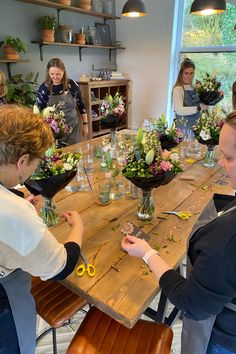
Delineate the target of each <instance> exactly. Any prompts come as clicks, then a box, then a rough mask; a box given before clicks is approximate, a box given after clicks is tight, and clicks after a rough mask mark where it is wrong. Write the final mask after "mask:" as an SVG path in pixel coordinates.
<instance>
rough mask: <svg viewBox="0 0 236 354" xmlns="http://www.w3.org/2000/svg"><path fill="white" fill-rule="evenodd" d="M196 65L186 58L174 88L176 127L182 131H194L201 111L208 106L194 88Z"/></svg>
mask: <svg viewBox="0 0 236 354" xmlns="http://www.w3.org/2000/svg"><path fill="white" fill-rule="evenodd" d="M194 73H195V64H194V63H193V61H192V60H190V59H188V58H186V59H184V61H183V62H182V63H181V67H180V71H179V74H178V77H177V80H176V83H175V85H174V88H173V106H174V111H175V114H176V126H177V128H180V129H184V128H185V129H186V130H188V129H192V126H193V125H194V124H196V121H197V119H198V118H199V117H200V114H201V111H202V110H205V109H207V108H208V106H206V105H204V104H201V103H200V100H199V97H198V94H197V93H196V91H195V89H194V87H193V86H192V82H193V78H194Z"/></svg>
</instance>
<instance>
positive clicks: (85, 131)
mask: <svg viewBox="0 0 236 354" xmlns="http://www.w3.org/2000/svg"><path fill="white" fill-rule="evenodd" d="M82 135H83V138H86V137H87V136H88V124H83V126H82Z"/></svg>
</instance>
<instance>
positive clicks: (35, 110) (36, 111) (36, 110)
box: [33, 104, 40, 114]
mask: <svg viewBox="0 0 236 354" xmlns="http://www.w3.org/2000/svg"><path fill="white" fill-rule="evenodd" d="M33 113H34V114H39V113H40V111H39V108H38V106H37V105H36V104H34V106H33Z"/></svg>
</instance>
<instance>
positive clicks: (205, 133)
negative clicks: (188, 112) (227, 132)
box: [193, 107, 224, 145]
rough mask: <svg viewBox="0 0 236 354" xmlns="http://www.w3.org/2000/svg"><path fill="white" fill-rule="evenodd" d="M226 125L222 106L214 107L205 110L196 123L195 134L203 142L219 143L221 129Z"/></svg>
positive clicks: (208, 143) (209, 143)
mask: <svg viewBox="0 0 236 354" xmlns="http://www.w3.org/2000/svg"><path fill="white" fill-rule="evenodd" d="M223 125H224V113H223V112H222V109H221V108H220V107H212V108H209V109H208V110H207V111H205V112H203V113H202V115H201V117H200V118H199V119H198V121H197V123H196V125H194V126H193V131H194V134H195V136H196V138H197V140H198V141H199V142H200V143H201V144H205V145H218V143H219V136H220V131H221V129H222V127H223Z"/></svg>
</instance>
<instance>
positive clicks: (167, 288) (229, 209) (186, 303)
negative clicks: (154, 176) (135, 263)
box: [122, 111, 236, 354]
mask: <svg viewBox="0 0 236 354" xmlns="http://www.w3.org/2000/svg"><path fill="white" fill-rule="evenodd" d="M219 145H220V150H221V152H222V156H221V158H220V161H219V164H220V165H221V166H222V167H223V168H224V169H225V171H226V173H227V175H228V177H229V179H230V183H231V185H232V187H233V188H235V189H236V111H233V112H232V113H231V114H229V115H228V117H227V119H226V123H225V125H224V126H223V128H222V131H221V135H220V143H219ZM219 210H220V212H218V211H219ZM122 248H124V249H125V250H126V251H127V252H128V253H129V254H130V255H133V256H137V257H143V259H144V260H145V262H146V263H147V264H148V266H149V267H150V269H151V270H152V271H153V272H154V274H155V275H156V277H157V280H158V281H159V284H160V287H161V288H162V291H163V292H164V294H165V295H166V296H167V297H168V298H169V300H170V301H171V302H172V303H173V304H174V305H175V306H176V307H177V308H178V309H179V310H181V311H182V312H183V313H184V321H183V322H184V325H183V333H182V343H181V344H182V348H181V354H232V353H236V276H235V269H236V257H235V254H236V198H235V197H231V196H216V197H215V198H214V200H213V201H211V202H210V203H209V204H208V206H207V208H206V209H205V210H204V212H203V213H202V215H201V217H200V219H199V220H198V222H197V224H196V225H195V227H194V228H193V231H192V233H191V238H190V240H189V246H188V259H189V261H190V262H189V264H190V266H191V267H192V269H191V271H190V274H189V275H188V278H187V279H185V278H184V277H182V276H181V275H180V274H179V273H178V272H177V271H175V270H174V269H171V268H170V267H169V266H168V265H167V264H166V263H165V262H164V261H163V260H162V258H161V257H160V256H159V254H158V252H157V251H155V250H154V249H152V248H151V247H150V246H149V245H148V243H147V242H145V241H144V240H140V239H137V238H135V237H132V236H127V237H125V238H124V239H123V241H122Z"/></svg>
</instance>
